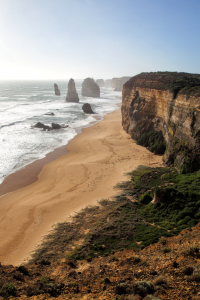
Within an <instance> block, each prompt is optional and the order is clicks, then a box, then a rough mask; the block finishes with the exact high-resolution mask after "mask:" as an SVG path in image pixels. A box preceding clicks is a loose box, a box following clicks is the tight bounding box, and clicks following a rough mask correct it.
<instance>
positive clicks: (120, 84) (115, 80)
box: [111, 76, 131, 92]
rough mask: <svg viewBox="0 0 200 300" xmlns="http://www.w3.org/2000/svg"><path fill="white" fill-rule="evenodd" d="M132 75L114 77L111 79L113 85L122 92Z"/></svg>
mask: <svg viewBox="0 0 200 300" xmlns="http://www.w3.org/2000/svg"><path fill="white" fill-rule="evenodd" d="M130 78H131V77H128V76H124V77H120V78H113V79H112V81H111V87H112V88H114V89H115V91H119V92H121V91H122V89H123V85H124V83H126V82H127V81H128V80H129V79H130Z"/></svg>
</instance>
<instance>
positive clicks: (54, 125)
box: [33, 122, 68, 131]
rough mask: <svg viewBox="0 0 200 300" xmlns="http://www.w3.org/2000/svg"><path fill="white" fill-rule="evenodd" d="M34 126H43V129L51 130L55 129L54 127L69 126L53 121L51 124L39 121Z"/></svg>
mask: <svg viewBox="0 0 200 300" xmlns="http://www.w3.org/2000/svg"><path fill="white" fill-rule="evenodd" d="M33 127H35V128H42V129H43V131H50V130H54V129H61V128H67V127H68V125H64V126H61V125H59V124H57V123H52V124H51V126H48V125H45V124H43V123H41V122H38V123H37V124H35V125H34V126H33Z"/></svg>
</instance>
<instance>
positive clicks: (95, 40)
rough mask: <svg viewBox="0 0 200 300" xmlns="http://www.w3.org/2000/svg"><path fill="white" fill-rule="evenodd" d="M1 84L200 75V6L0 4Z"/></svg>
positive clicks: (190, 1) (187, 1)
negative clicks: (168, 73)
mask: <svg viewBox="0 0 200 300" xmlns="http://www.w3.org/2000/svg"><path fill="white" fill-rule="evenodd" d="M0 58H1V59H0V79H68V78H71V77H73V78H85V77H94V78H95V79H97V78H104V79H106V78H112V77H120V76H133V75H136V74H138V73H140V72H145V71H184V72H191V73H200V0H0Z"/></svg>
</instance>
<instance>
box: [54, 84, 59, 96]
mask: <svg viewBox="0 0 200 300" xmlns="http://www.w3.org/2000/svg"><path fill="white" fill-rule="evenodd" d="M54 90H55V95H56V96H60V90H59V88H58V85H57V84H56V83H54Z"/></svg>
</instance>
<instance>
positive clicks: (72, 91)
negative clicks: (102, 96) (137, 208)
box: [66, 78, 79, 102]
mask: <svg viewBox="0 0 200 300" xmlns="http://www.w3.org/2000/svg"><path fill="white" fill-rule="evenodd" d="M66 101H67V102H79V97H78V94H77V92H76V87H75V82H74V79H72V78H71V79H70V81H69V83H68V92H67V96H66Z"/></svg>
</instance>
